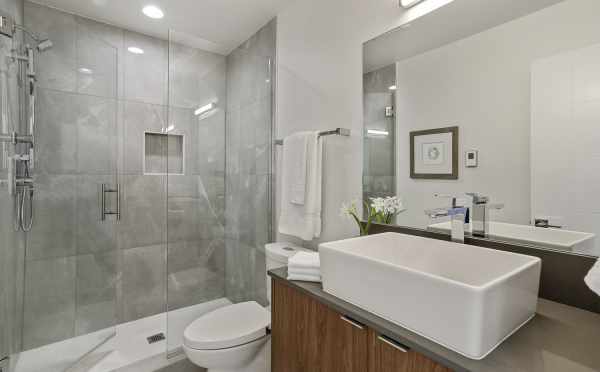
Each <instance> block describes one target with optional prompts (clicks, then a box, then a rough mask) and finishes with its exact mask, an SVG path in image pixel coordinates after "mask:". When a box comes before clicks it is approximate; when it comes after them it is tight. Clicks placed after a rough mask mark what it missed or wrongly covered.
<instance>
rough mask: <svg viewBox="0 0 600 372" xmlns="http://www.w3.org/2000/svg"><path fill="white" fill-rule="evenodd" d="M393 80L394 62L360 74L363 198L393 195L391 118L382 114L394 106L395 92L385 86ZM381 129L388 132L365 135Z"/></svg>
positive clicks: (394, 78)
mask: <svg viewBox="0 0 600 372" xmlns="http://www.w3.org/2000/svg"><path fill="white" fill-rule="evenodd" d="M395 84H396V65H389V66H386V67H383V68H381V69H379V70H376V71H372V72H369V73H366V74H364V75H363V90H364V94H363V105H364V130H365V135H364V156H363V200H365V201H368V200H369V199H370V198H374V197H385V196H392V195H396V190H395V188H396V186H395V185H396V176H395V175H396V171H395V164H396V162H395V138H396V135H395V119H394V117H391V118H390V117H386V116H385V108H386V107H387V106H392V107H394V106H395V105H396V104H395V102H394V97H395V94H394V92H393V91H390V90H389V87H390V86H392V85H395ZM369 129H376V130H385V131H387V132H388V133H389V134H388V135H387V136H385V137H382V136H368V135H367V130H369Z"/></svg>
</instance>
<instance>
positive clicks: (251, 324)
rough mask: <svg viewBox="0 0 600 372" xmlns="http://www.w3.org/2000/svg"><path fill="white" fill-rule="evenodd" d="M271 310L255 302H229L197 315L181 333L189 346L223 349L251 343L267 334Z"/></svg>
mask: <svg viewBox="0 0 600 372" xmlns="http://www.w3.org/2000/svg"><path fill="white" fill-rule="evenodd" d="M270 324H271V313H270V312H269V311H267V310H266V309H265V308H263V307H262V306H260V305H259V304H258V303H257V302H255V301H250V302H242V303H239V304H235V305H229V306H225V307H222V308H219V309H217V310H214V311H212V312H210V313H208V314H205V315H203V316H201V317H200V318H198V319H196V320H195V321H194V322H192V324H190V325H189V326H188V327H187V328H186V329H185V331H184V332H183V342H184V343H185V345H186V346H187V347H189V348H192V349H198V350H217V349H226V348H230V347H234V346H238V345H243V344H246V343H248V342H252V341H254V340H257V339H259V338H261V337H264V336H265V335H266V334H267V327H268V326H269V325H270Z"/></svg>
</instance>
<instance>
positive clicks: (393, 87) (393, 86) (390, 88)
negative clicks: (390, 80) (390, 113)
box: [388, 85, 397, 90]
mask: <svg viewBox="0 0 600 372" xmlns="http://www.w3.org/2000/svg"><path fill="white" fill-rule="evenodd" d="M388 89H389V90H396V89H397V88H396V86H395V85H392V86H391V87H389V88H388Z"/></svg>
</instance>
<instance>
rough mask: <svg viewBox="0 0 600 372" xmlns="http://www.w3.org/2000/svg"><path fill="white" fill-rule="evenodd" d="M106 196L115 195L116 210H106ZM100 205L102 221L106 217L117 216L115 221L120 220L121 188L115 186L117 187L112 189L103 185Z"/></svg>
mask: <svg viewBox="0 0 600 372" xmlns="http://www.w3.org/2000/svg"><path fill="white" fill-rule="evenodd" d="M107 194H116V197H117V201H116V210H114V211H111V210H107V208H106V195H107ZM100 198H101V205H100V219H101V220H102V221H105V220H106V216H107V215H114V216H117V221H118V220H120V219H121V187H120V186H119V184H117V187H115V188H114V189H112V188H110V186H109V185H107V184H105V183H103V184H102V191H101V196H100Z"/></svg>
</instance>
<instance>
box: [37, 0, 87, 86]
mask: <svg viewBox="0 0 600 372" xmlns="http://www.w3.org/2000/svg"><path fill="white" fill-rule="evenodd" d="M25 27H27V28H28V29H29V30H31V31H32V32H35V33H37V34H38V35H40V37H42V38H49V39H50V40H52V43H53V47H52V49H50V50H47V51H45V52H44V53H40V54H38V56H37V63H36V65H37V73H38V75H37V78H38V84H39V86H40V87H43V88H51V89H58V90H62V91H67V92H74V91H75V90H76V86H77V76H76V71H77V51H76V50H77V23H76V21H75V16H74V15H72V14H67V13H64V12H61V11H59V10H55V9H52V8H48V7H45V6H42V5H38V4H35V3H32V2H29V1H26V2H25Z"/></svg>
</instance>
